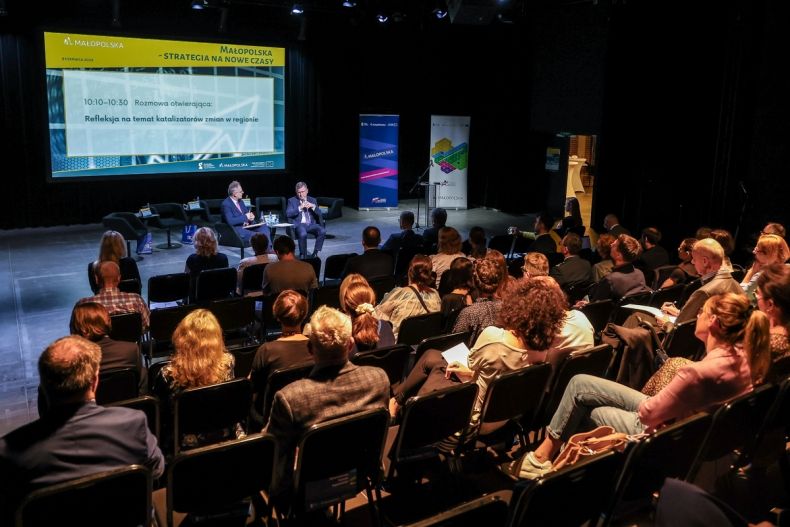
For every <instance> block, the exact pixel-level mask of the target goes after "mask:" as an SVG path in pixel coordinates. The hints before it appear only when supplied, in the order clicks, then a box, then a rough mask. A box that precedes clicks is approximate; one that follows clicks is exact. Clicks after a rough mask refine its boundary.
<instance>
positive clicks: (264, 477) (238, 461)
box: [146, 434, 275, 525]
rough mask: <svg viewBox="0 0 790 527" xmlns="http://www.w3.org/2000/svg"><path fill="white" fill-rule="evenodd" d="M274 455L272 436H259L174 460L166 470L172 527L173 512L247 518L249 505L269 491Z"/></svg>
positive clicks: (186, 454) (213, 447)
mask: <svg viewBox="0 0 790 527" xmlns="http://www.w3.org/2000/svg"><path fill="white" fill-rule="evenodd" d="M274 452H275V440H274V437H273V436H271V435H269V434H264V435H261V434H254V435H250V436H247V437H245V438H244V439H238V440H233V441H226V442H224V443H218V444H216V445H209V446H205V447H201V448H196V449H194V450H189V451H186V452H182V453H180V454H178V455H177V456H175V458H174V459H173V460H172V461H171V462H170V463H169V464H168V467H167V517H168V525H174V524H173V513H174V512H181V513H193V514H195V515H202V516H206V517H209V516H216V517H220V518H225V519H226V520H227V519H228V518H229V517H234V516H238V517H240V518H237V520H239V519H241V518H244V517H246V516H247V513H248V512H249V503H247V499H248V498H250V497H251V496H253V495H255V494H257V493H259V492H260V491H267V490H268V489H269V486H270V484H271V479H272V472H273V468H274ZM239 502H242V506H241V507H239V506H238V505H239ZM234 512H235V513H236V514H234ZM146 525H147V524H146ZM240 525H244V521H243V519H241V521H240Z"/></svg>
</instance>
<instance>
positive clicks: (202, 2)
mask: <svg viewBox="0 0 790 527" xmlns="http://www.w3.org/2000/svg"><path fill="white" fill-rule="evenodd" d="M207 7H209V3H208V0H192V9H197V10H201V9H206V8H207Z"/></svg>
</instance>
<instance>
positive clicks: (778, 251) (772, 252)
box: [741, 234, 790, 305]
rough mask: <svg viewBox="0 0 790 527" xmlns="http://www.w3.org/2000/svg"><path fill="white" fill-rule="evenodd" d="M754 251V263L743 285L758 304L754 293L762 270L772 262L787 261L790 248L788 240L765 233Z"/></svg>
mask: <svg viewBox="0 0 790 527" xmlns="http://www.w3.org/2000/svg"><path fill="white" fill-rule="evenodd" d="M753 252H754V263H753V264H752V266H751V267H750V268H749V270H748V271H747V272H746V275H745V276H744V277H743V281H741V287H743V290H744V292H745V293H746V296H748V297H749V300H750V301H751V302H752V304H754V305H756V304H757V299H756V298H755V296H754V293H755V289H756V288H757V279H758V278H759V277H760V272H761V270H762V269H764V268H765V267H767V266H769V265H771V264H783V263H785V261H787V259H788V258H790V248H788V247H787V242H786V241H785V239H784V238H782V237H781V236H777V235H776V234H764V235H762V236H760V239H759V240H757V245H756V246H755V248H754V251H753Z"/></svg>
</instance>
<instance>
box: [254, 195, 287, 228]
mask: <svg viewBox="0 0 790 527" xmlns="http://www.w3.org/2000/svg"><path fill="white" fill-rule="evenodd" d="M255 208H256V209H257V211H258V214H264V213H265V212H273V213H276V214H277V215H279V216H280V221H281V222H286V221H288V218H286V217H285V198H284V197H282V196H258V197H257V198H255Z"/></svg>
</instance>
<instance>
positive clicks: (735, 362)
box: [520, 293, 770, 479]
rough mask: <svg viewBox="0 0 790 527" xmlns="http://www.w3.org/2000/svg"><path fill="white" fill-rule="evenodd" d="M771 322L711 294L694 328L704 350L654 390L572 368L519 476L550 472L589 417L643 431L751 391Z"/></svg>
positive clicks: (761, 372) (736, 301)
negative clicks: (653, 392) (542, 437)
mask: <svg viewBox="0 0 790 527" xmlns="http://www.w3.org/2000/svg"><path fill="white" fill-rule="evenodd" d="M768 327H769V326H768V318H767V317H766V316H765V314H764V313H761V312H759V311H756V310H754V309H753V308H752V307H751V305H750V304H749V301H748V300H747V299H746V296H744V295H738V294H734V293H726V294H722V295H716V296H713V297H711V298H709V299H708V301H707V302H706V303H705V305H704V306H703V308H702V311H701V312H700V314H699V316H698V317H697V326H696V330H695V332H694V334H695V335H696V337H697V338H698V339H700V340H701V341H703V342H704V343H705V351H706V354H705V357H704V358H703V359H702V360H701V361H699V362H693V363H691V364H689V365H688V366H685V367H682V368H680V369H679V370H678V372H677V374H676V375H675V377H674V378H673V379H672V381H670V383H669V384H667V386H666V387H664V388H663V389H662V390H661V391H660V392H658V393H657V394H656V395H654V396H652V397H650V396H648V395H645V394H643V393H642V392H638V391H636V390H633V389H631V388H628V387H627V386H623V385H622V384H618V383H616V382H613V381H609V380H606V379H601V378H599V377H594V376H591V375H576V376H575V377H574V378H573V379H571V381H570V383H568V386H567V388H566V389H565V393H564V394H563V396H562V400H561V401H560V404H559V406H558V407H557V411H556V412H555V413H554V417H552V419H551V423H550V424H549V426H548V427H547V428H546V439H545V440H544V441H543V443H541V444H540V446H539V447H538V448H537V449H536V450H535V451H534V452H530V453H529V454H527V455H526V456H524V458H523V463H522V465H521V467H520V476H521V477H522V478H528V479H532V478H536V477H539V476H541V475H543V474H545V473H546V472H548V471H550V470H551V469H552V460H553V459H554V457H555V455H556V454H557V453H558V452H559V450H560V447H561V446H562V444H563V443H564V442H565V441H567V440H568V438H569V437H570V436H571V435H573V434H575V433H576V432H579V431H580V430H579V428H580V427H581V426H582V424H583V423H585V422H587V421H592V422H593V423H594V424H595V425H596V426H601V425H609V426H611V427H613V428H614V429H615V431H617V432H623V433H626V434H640V433H642V432H645V431H650V430H653V429H656V428H658V427H660V426H662V425H664V424H666V423H669V422H672V421H676V420H678V419H683V418H684V417H688V416H690V415H693V414H694V413H696V412H699V411H703V410H710V409H713V408H715V407H716V406H718V405H720V404H722V403H725V402H727V401H729V400H730V399H733V398H735V397H738V396H739V395H743V394H745V393H747V392H749V391H751V389H752V385H753V384H754V383H759V382H762V380H763V379H764V378H765V375H766V374H767V371H768V366H769V365H770V350H769V334H768Z"/></svg>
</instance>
